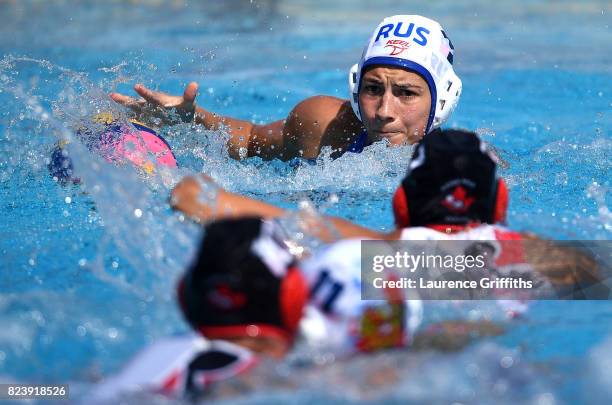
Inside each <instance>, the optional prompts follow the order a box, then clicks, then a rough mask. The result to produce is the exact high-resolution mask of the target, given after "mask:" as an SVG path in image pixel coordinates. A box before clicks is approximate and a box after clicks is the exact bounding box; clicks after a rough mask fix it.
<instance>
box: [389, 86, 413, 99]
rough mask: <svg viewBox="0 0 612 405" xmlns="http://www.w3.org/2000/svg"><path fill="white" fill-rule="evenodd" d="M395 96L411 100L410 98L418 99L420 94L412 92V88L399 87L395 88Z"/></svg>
mask: <svg viewBox="0 0 612 405" xmlns="http://www.w3.org/2000/svg"><path fill="white" fill-rule="evenodd" d="M393 94H394V95H395V96H396V97H405V98H410V97H416V96H418V95H419V93H417V92H416V91H414V90H412V89H411V88H408V87H398V88H395V89H394V90H393Z"/></svg>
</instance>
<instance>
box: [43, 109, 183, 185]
mask: <svg viewBox="0 0 612 405" xmlns="http://www.w3.org/2000/svg"><path fill="white" fill-rule="evenodd" d="M76 136H77V138H78V139H79V140H80V141H81V142H83V143H84V144H85V145H86V146H87V148H88V149H89V150H90V151H92V152H94V153H96V154H98V155H100V156H102V157H103V158H104V159H105V160H107V161H109V162H114V163H122V162H129V163H131V164H132V165H133V166H134V167H137V168H139V169H141V170H142V171H144V172H145V173H147V174H151V173H153V172H154V171H155V168H156V167H158V166H165V167H171V168H176V167H177V164H176V157H175V156H174V153H173V152H172V149H171V148H170V145H169V144H168V142H166V140H165V139H164V138H163V137H162V136H161V135H159V134H157V132H155V131H154V130H153V129H151V128H149V127H147V126H146V125H144V124H143V123H141V122H138V121H136V120H130V121H129V123H123V122H120V121H118V120H117V119H115V118H114V117H113V116H112V115H111V114H106V113H100V114H96V115H95V116H94V117H93V119H92V122H91V123H88V125H86V126H83V127H81V128H79V129H78V130H77V132H76ZM67 145H68V142H67V141H65V140H62V141H59V142H58V143H57V144H56V145H55V147H54V148H53V150H52V152H51V156H50V159H49V164H48V165H47V168H48V169H49V173H50V174H51V176H52V177H53V178H54V179H56V181H58V182H59V183H60V184H67V183H70V182H72V183H75V184H76V183H78V182H79V181H80V179H79V178H78V177H77V176H76V175H75V174H74V167H73V162H72V159H71V158H70V155H69V153H68V150H67Z"/></svg>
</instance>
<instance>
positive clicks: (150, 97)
mask: <svg viewBox="0 0 612 405" xmlns="http://www.w3.org/2000/svg"><path fill="white" fill-rule="evenodd" d="M134 90H135V91H136V93H138V94H139V95H140V96H141V97H142V98H144V99H145V100H146V101H148V102H149V103H151V104H154V105H159V106H163V100H161V99H160V95H161V94H160V93H156V92H154V91H151V90H149V89H147V88H146V87H145V86H143V85H142V84H140V83H138V84H136V85H135V86H134Z"/></svg>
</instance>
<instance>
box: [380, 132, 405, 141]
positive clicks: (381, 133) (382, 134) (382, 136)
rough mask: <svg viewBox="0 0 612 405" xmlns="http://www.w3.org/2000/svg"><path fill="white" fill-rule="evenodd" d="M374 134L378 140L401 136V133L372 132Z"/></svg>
mask: <svg viewBox="0 0 612 405" xmlns="http://www.w3.org/2000/svg"><path fill="white" fill-rule="evenodd" d="M374 134H375V135H376V136H378V137H379V138H381V139H382V138H393V137H396V136H398V135H400V136H402V135H403V134H402V132H400V131H374Z"/></svg>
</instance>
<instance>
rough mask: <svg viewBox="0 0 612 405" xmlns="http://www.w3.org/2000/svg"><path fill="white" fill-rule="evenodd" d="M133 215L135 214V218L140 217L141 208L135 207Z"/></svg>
mask: <svg viewBox="0 0 612 405" xmlns="http://www.w3.org/2000/svg"><path fill="white" fill-rule="evenodd" d="M134 216H135V217H136V218H140V217H142V210H141V209H140V208H136V209H135V210H134Z"/></svg>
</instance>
